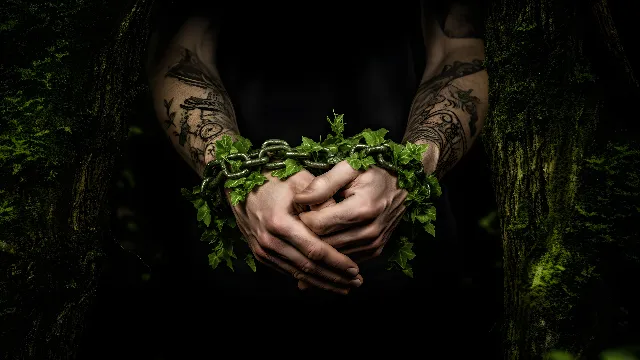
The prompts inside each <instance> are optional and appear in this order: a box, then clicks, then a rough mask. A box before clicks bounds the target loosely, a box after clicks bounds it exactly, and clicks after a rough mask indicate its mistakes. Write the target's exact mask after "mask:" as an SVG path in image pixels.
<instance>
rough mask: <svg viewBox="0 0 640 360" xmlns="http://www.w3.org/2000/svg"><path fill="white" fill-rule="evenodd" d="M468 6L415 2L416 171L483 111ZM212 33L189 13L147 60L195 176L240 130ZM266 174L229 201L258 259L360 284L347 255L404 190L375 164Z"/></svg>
mask: <svg viewBox="0 0 640 360" xmlns="http://www.w3.org/2000/svg"><path fill="white" fill-rule="evenodd" d="M444 5H446V6H444ZM474 13H475V12H474V10H473V9H471V8H469V7H467V6H465V5H464V4H462V3H461V2H459V1H456V0H438V1H436V0H433V1H429V0H427V1H424V2H423V4H422V30H423V38H424V45H425V50H426V53H427V55H428V56H427V59H428V61H427V64H426V67H425V70H424V75H423V78H422V81H421V84H420V87H419V88H418V91H417V92H416V95H415V97H414V100H413V103H412V105H411V110H410V115H409V119H408V122H407V128H406V132H405V136H404V140H405V141H410V142H415V143H420V144H428V145H429V148H428V150H427V152H426V153H425V155H424V157H423V160H422V163H423V165H424V170H425V171H426V172H427V173H435V174H436V175H437V176H438V177H439V178H441V177H442V176H444V175H445V174H446V172H447V171H448V170H449V169H451V168H452V167H453V166H454V165H455V164H456V163H457V162H458V161H459V160H460V158H461V157H462V156H463V155H464V154H465V153H466V152H467V150H468V149H469V148H470V147H471V145H472V144H473V142H474V140H475V139H476V138H477V136H478V134H479V133H480V130H481V129H482V125H483V122H484V118H485V116H486V113H487V103H488V85H487V84H488V76H487V73H486V71H484V68H483V66H482V62H483V60H484V43H483V41H482V40H481V39H480V38H478V33H479V31H478V30H477V29H478V27H477V23H475V22H474V21H473V19H472V15H473V14H474ZM216 40H217V31H216V27H215V26H214V24H212V23H210V22H209V21H208V20H204V19H199V18H193V19H190V20H188V21H187V22H186V23H185V25H184V26H183V27H182V28H181V30H180V31H179V32H178V34H177V35H175V36H174V37H173V38H172V39H171V41H170V42H169V44H166V45H165V46H160V47H157V46H156V48H155V49H152V51H151V53H156V54H159V55H158V56H157V57H156V58H153V59H151V58H150V60H149V64H148V73H149V81H150V84H151V88H152V91H153V97H154V105H155V107H156V113H157V115H158V118H159V119H160V121H161V123H162V124H164V126H165V127H166V130H167V134H168V136H169V137H170V139H171V140H172V142H173V144H174V146H175V148H176V150H177V151H178V152H179V153H180V154H181V155H182V157H183V158H184V159H185V160H186V161H188V162H189V164H190V165H191V166H192V167H193V169H194V170H195V171H196V172H198V173H199V174H200V175H201V176H202V170H203V168H204V165H205V164H206V163H207V162H208V161H211V160H213V159H215V146H214V144H215V141H216V140H218V139H220V138H221V137H222V136H223V135H225V134H228V135H231V136H232V137H233V136H235V135H236V134H238V127H237V123H236V119H235V113H234V112H233V106H232V104H231V100H230V99H229V97H228V95H227V94H226V91H225V90H224V86H223V84H222V82H221V81H220V77H219V75H218V71H217V68H216V63H215V52H216ZM152 43H153V41H152ZM152 48H153V46H152ZM158 49H161V50H158ZM266 176H267V177H268V178H270V175H267V174H266ZM269 180H270V181H268V182H267V183H265V185H263V186H261V187H260V188H259V189H258V190H257V191H254V192H252V193H251V194H249V195H248V196H247V200H246V202H245V203H242V204H239V205H237V206H236V207H234V208H233V211H234V214H235V216H236V219H237V221H238V224H239V225H240V229H241V231H242V232H243V234H244V235H245V236H246V237H247V239H248V242H249V246H250V247H251V250H252V251H253V253H254V255H255V256H256V258H257V259H258V260H259V261H260V262H262V263H264V264H266V265H268V266H270V267H272V268H274V269H276V270H278V271H280V272H284V273H287V274H290V275H292V276H293V277H294V278H295V279H298V280H299V282H298V287H300V288H302V289H304V288H307V287H309V286H314V287H319V288H322V289H325V290H329V291H334V292H337V293H341V294H346V293H348V292H349V290H350V289H351V288H353V287H358V286H360V285H361V284H362V283H363V279H362V277H361V276H360V275H358V272H359V270H358V269H359V268H358V267H357V264H356V262H355V261H354V260H357V261H358V262H362V261H365V260H367V259H370V258H373V257H376V256H379V255H380V254H381V253H382V250H383V248H384V246H385V244H386V242H387V241H388V239H389V237H390V235H391V234H392V232H393V230H394V228H395V227H396V225H397V223H398V221H399V220H400V219H401V216H402V214H403V212H404V206H403V204H402V203H403V201H404V198H405V197H406V192H405V191H404V190H401V189H398V187H397V185H396V184H397V179H396V177H395V176H394V175H393V174H391V173H389V172H387V171H384V170H382V169H379V168H376V167H373V168H371V169H369V170H367V171H364V172H362V171H354V170H353V169H352V168H351V167H350V166H349V165H348V164H346V163H340V164H338V165H337V166H335V167H334V168H333V169H332V170H330V171H328V172H327V173H325V174H323V175H321V176H319V177H316V178H314V177H313V175H311V174H310V173H308V172H301V173H299V174H296V175H295V176H292V177H290V178H289V179H287V180H286V181H279V180H277V179H273V178H270V179H269ZM337 193H342V195H343V197H345V198H346V199H345V200H344V201H342V202H341V203H340V204H336V202H335V201H334V200H333V196H334V195H335V194H337ZM276 199H277V201H276ZM303 206H309V210H308V211H302V210H303V209H304V207H303ZM347 255H348V256H347Z"/></svg>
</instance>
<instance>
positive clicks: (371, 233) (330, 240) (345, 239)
mask: <svg viewBox="0 0 640 360" xmlns="http://www.w3.org/2000/svg"><path fill="white" fill-rule="evenodd" d="M380 232H381V228H380V225H379V224H378V221H374V222H372V223H370V224H367V225H364V226H356V227H352V228H350V229H346V230H344V231H339V232H336V233H334V234H331V235H329V236H325V237H322V240H323V241H324V242H326V243H327V244H329V245H331V246H333V247H334V248H336V249H341V248H344V247H347V246H348V247H360V246H365V245H367V244H370V243H372V242H374V241H375V240H376V239H377V238H378V237H379V236H380ZM341 252H342V253H343V254H344V251H341Z"/></svg>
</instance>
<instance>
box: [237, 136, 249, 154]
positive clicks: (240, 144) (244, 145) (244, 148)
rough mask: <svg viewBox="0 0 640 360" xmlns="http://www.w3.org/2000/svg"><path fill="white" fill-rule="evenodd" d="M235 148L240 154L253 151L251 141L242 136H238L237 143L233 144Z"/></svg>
mask: <svg viewBox="0 0 640 360" xmlns="http://www.w3.org/2000/svg"><path fill="white" fill-rule="evenodd" d="M233 147H234V148H235V149H236V150H237V151H238V152H239V153H244V154H246V153H248V152H249V150H250V149H251V141H250V140H249V139H247V138H243V137H242V136H239V135H237V139H236V141H235V142H234V143H233Z"/></svg>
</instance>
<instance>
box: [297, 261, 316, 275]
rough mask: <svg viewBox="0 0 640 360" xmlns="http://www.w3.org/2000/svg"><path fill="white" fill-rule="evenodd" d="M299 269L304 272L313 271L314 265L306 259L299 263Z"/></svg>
mask: <svg viewBox="0 0 640 360" xmlns="http://www.w3.org/2000/svg"><path fill="white" fill-rule="evenodd" d="M300 270H302V271H303V272H304V273H311V272H315V270H316V266H315V264H314V263H313V262H311V261H308V260H307V261H305V262H304V263H302V264H301V265H300Z"/></svg>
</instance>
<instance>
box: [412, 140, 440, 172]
mask: <svg viewBox="0 0 640 360" xmlns="http://www.w3.org/2000/svg"><path fill="white" fill-rule="evenodd" d="M416 144H420V145H422V144H427V145H428V147H427V151H425V152H424V154H423V155H422V168H423V169H424V172H425V173H426V174H427V175H431V174H433V173H434V172H435V171H436V167H437V166H438V159H439V158H440V148H439V147H438V145H436V144H435V143H434V142H431V141H427V140H421V141H417V142H416Z"/></svg>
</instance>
